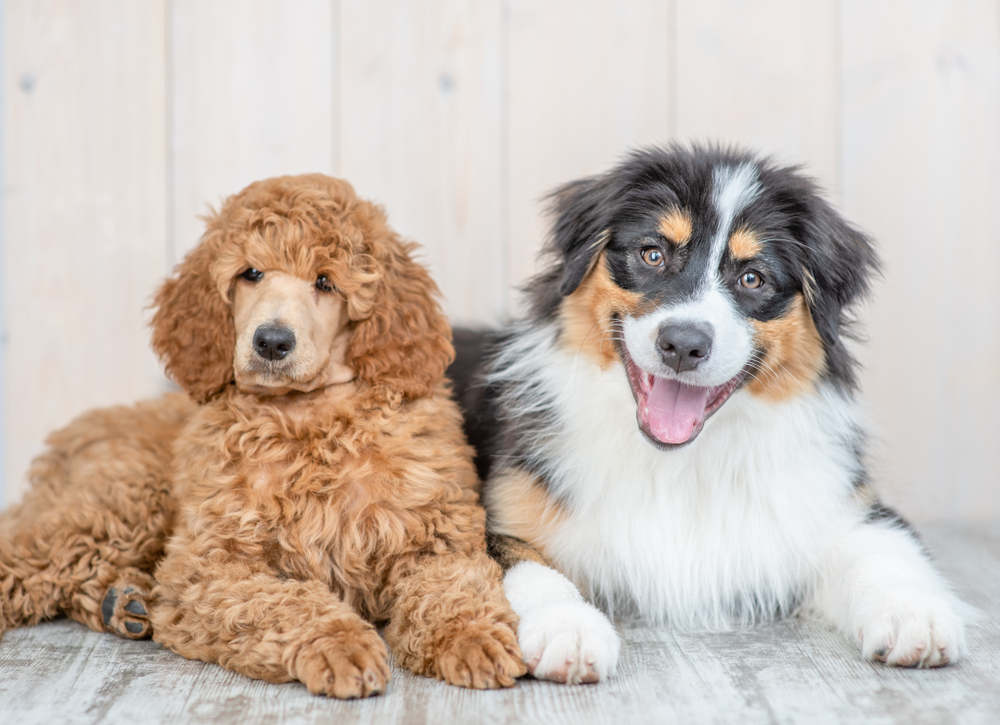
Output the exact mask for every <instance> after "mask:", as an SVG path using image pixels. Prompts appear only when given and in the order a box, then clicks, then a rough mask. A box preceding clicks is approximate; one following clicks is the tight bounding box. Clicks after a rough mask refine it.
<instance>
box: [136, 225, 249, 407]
mask: <svg viewBox="0 0 1000 725" xmlns="http://www.w3.org/2000/svg"><path fill="white" fill-rule="evenodd" d="M219 233H220V232H212V233H210V234H208V235H206V236H205V238H204V239H203V240H202V242H201V244H200V245H199V246H197V247H196V248H195V249H193V250H192V251H191V252H190V253H189V254H188V255H187V256H186V257H185V258H184V261H182V262H181V263H180V264H179V265H177V267H176V269H175V270H174V274H173V276H172V277H171V278H170V279H168V280H167V281H166V282H164V283H163V285H162V286H161V287H160V289H159V291H158V292H157V294H156V300H155V302H154V304H155V306H156V313H155V314H154V315H153V322H152V327H153V340H152V342H153V350H154V351H155V352H156V354H157V356H159V358H160V360H161V361H162V362H163V365H164V367H165V368H166V373H167V376H168V377H169V378H170V379H171V380H173V381H174V382H176V383H177V384H178V385H180V386H181V387H182V388H183V389H184V390H185V391H186V392H187V393H188V394H189V395H190V396H191V397H192V398H194V399H195V400H197V401H198V402H199V403H205V402H207V401H208V400H210V399H211V398H212V397H214V396H215V395H217V394H218V393H219V392H221V391H222V389H223V388H225V387H226V385H228V384H229V383H230V382H231V381H232V380H233V379H234V375H233V347H234V346H235V344H236V329H235V327H234V325H233V317H232V311H231V309H230V306H229V303H228V302H227V301H226V299H225V298H224V297H223V296H222V293H221V292H220V291H219V289H218V287H217V286H216V283H215V280H214V279H213V277H212V274H211V264H212V262H213V261H214V258H215V255H214V253H213V250H214V248H215V245H214V244H213V243H212V241H213V236H214V235H215V234H219Z"/></svg>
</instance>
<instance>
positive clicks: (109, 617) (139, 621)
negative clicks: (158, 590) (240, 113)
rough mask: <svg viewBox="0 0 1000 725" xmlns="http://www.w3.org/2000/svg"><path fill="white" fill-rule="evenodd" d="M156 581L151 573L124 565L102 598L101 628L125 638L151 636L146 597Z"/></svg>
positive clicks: (151, 627)
mask: <svg viewBox="0 0 1000 725" xmlns="http://www.w3.org/2000/svg"><path fill="white" fill-rule="evenodd" d="M155 585H156V582H155V581H154V580H153V577H151V576H150V575H149V574H147V573H146V572H144V571H140V570H139V569H134V568H132V567H129V568H127V569H123V570H122V571H121V573H120V575H119V576H118V579H116V580H115V583H114V584H112V585H111V586H109V587H108V590H107V592H106V593H105V594H104V600H103V601H102V602H101V620H102V621H103V622H104V628H105V629H106V630H107V631H108V632H112V633H114V634H117V635H118V636H120V637H125V638H126V639H147V638H148V637H152V636H153V624H152V622H151V621H150V616H149V599H150V592H152V591H153V587H154V586H155Z"/></svg>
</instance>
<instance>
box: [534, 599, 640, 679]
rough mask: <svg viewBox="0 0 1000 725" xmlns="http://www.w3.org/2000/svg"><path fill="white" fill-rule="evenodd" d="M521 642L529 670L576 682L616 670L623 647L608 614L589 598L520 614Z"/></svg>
mask: <svg viewBox="0 0 1000 725" xmlns="http://www.w3.org/2000/svg"><path fill="white" fill-rule="evenodd" d="M520 617H521V621H520V623H519V624H518V628H517V639H518V644H519V645H521V653H522V654H523V655H524V662H525V664H526V665H527V666H528V672H530V673H531V674H532V675H534V676H535V677H537V678H539V679H541V680H552V681H553V682H563V683H565V684H567V685H575V684H578V683H581V682H598V681H599V680H603V679H605V678H607V677H609V676H610V675H613V674H614V672H615V667H616V665H617V664H618V651H619V649H620V647H621V643H620V640H619V638H618V633H617V632H616V631H615V628H614V626H613V625H612V624H611V622H610V621H608V618H607V617H606V616H605V615H604V614H603V613H602V612H600V611H599V610H598V609H596V608H595V607H593V606H591V605H590V604H588V603H586V602H582V601H580V602H557V603H554V604H547V605H542V606H539V607H537V608H534V609H531V610H529V611H527V612H524V613H521V614H520Z"/></svg>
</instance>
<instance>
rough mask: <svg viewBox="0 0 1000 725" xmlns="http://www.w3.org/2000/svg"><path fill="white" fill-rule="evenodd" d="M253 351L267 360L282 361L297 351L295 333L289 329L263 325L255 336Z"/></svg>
mask: <svg viewBox="0 0 1000 725" xmlns="http://www.w3.org/2000/svg"><path fill="white" fill-rule="evenodd" d="M253 349H254V350H256V351H257V354H258V355H260V356H261V357H262V358H264V359H265V360H280V359H281V358H283V357H284V356H285V355H287V354H288V353H290V352H291V351H292V350H294V349H295V333H294V332H292V331H291V330H289V329H288V328H287V327H275V326H273V325H261V326H260V327H258V328H257V332H255V333H254V334H253Z"/></svg>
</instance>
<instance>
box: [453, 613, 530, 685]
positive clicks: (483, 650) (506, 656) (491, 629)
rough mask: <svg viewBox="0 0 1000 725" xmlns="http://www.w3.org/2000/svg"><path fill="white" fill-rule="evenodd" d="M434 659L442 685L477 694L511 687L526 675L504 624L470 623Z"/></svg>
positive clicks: (511, 636) (508, 628)
mask: <svg viewBox="0 0 1000 725" xmlns="http://www.w3.org/2000/svg"><path fill="white" fill-rule="evenodd" d="M442 649H443V651H441V652H439V653H438V654H437V656H436V657H435V660H436V662H435V664H436V670H437V671H436V674H437V676H438V677H440V678H441V679H443V680H444V681H445V682H447V683H449V684H451V685H458V686H459V687H471V688H473V689H476V690H495V689H497V688H499V687H511V686H512V685H513V684H514V680H515V679H516V678H518V677H520V676H521V675H523V674H524V673H525V671H526V670H525V667H524V662H523V661H522V660H521V650H520V649H518V647H517V638H516V637H515V636H514V630H512V629H511V628H510V627H509V626H507V625H505V624H496V623H490V624H485V625H484V624H476V623H473V624H471V625H469V626H468V627H466V628H465V629H463V630H462V631H461V632H459V633H458V634H457V635H455V636H454V637H451V638H450V639H449V640H448V641H447V642H446V643H445V645H444V647H443V648H442Z"/></svg>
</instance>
